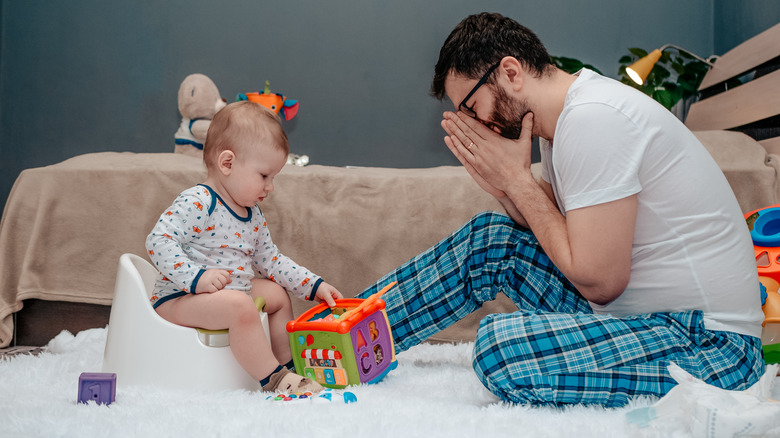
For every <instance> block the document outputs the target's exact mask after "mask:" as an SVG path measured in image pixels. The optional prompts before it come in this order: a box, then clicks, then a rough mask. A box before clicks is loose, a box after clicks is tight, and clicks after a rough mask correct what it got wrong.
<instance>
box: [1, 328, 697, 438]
mask: <svg viewBox="0 0 780 438" xmlns="http://www.w3.org/2000/svg"><path fill="white" fill-rule="evenodd" d="M105 337H106V330H105V329H94V330H87V331H84V332H81V333H79V334H77V335H76V336H73V335H72V334H70V333H68V332H63V333H61V334H60V335H58V336H57V337H56V338H54V339H53V340H52V341H51V342H50V343H49V345H48V347H47V351H46V352H44V353H42V354H40V355H38V356H31V355H19V356H14V357H11V358H9V359H3V360H0V436H2V437H28V436H30V437H59V436H62V437H84V436H102V437H124V436H138V437H168V436H171V437H249V436H258V437H265V436H269V437H271V436H274V437H298V438H306V437H314V436H316V437H339V438H343V437H393V438H411V437H425V438H431V437H488V438H498V437H510V436H513V437H515V436H529V437H562V436H577V437H582V438H585V437H598V438H605V437H623V436H631V435H634V434H636V432H637V431H636V430H633V429H631V426H630V425H629V424H627V423H626V420H625V414H626V412H628V411H630V410H632V409H633V408H638V407H646V406H650V405H651V404H653V403H654V402H655V401H654V400H638V401H635V402H634V403H633V404H632V405H631V406H630V407H626V408H621V409H600V408H594V407H590V408H586V407H581V406H576V407H571V408H567V409H555V408H529V407H524V406H513V405H508V404H505V403H501V402H500V401H499V400H498V399H497V398H496V397H495V396H493V395H492V394H491V393H489V392H488V391H487V390H486V389H484V387H483V386H482V384H481V383H480V382H479V381H478V380H477V378H476V377H475V376H474V373H473V371H472V369H471V359H470V357H471V349H472V344H461V345H420V346H417V347H415V348H412V349H410V350H409V351H406V352H403V353H401V354H399V355H398V368H397V369H395V370H394V371H392V372H390V374H389V375H388V376H387V377H386V378H385V379H384V380H383V381H382V382H380V383H378V384H375V385H361V386H356V387H351V388H349V391H350V392H352V393H353V394H355V396H356V397H357V402H355V403H350V404H343V403H341V402H336V401H334V402H330V403H311V402H310V403H306V402H280V401H272V400H267V397H268V396H269V395H270V394H269V393H261V392H257V393H249V392H245V391H233V392H222V393H216V394H215V393H202V392H198V391H187V392H175V391H164V390H160V389H156V388H148V387H146V388H143V387H129V388H120V390H119V391H117V395H116V401H115V402H114V403H112V404H111V405H110V406H104V405H95V404H94V403H92V402H90V404H86V405H85V404H78V403H77V402H76V399H77V392H78V388H77V386H78V385H77V384H78V379H79V375H80V374H81V373H82V372H96V371H97V372H99V371H100V370H101V364H102V357H103V345H104V343H105ZM336 398H337V397H334V399H336ZM667 432H668V431H667ZM667 435H668V434H667ZM672 435H674V436H689V434H688V433H686V432H685V431H682V430H681V431H676V432H675V433H672Z"/></svg>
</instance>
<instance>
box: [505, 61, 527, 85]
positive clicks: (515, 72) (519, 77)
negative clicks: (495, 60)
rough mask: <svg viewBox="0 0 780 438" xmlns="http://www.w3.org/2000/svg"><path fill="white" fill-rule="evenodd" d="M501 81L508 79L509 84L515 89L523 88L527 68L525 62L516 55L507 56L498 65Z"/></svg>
mask: <svg viewBox="0 0 780 438" xmlns="http://www.w3.org/2000/svg"><path fill="white" fill-rule="evenodd" d="M498 70H499V81H502V80H504V81H506V83H507V86H508V87H510V88H511V89H512V90H514V91H520V90H522V89H523V84H524V80H525V73H526V70H525V68H524V67H523V64H522V63H521V62H520V61H518V60H517V58H515V57H514V56H505V57H504V58H503V59H501V64H500V65H499V67H498Z"/></svg>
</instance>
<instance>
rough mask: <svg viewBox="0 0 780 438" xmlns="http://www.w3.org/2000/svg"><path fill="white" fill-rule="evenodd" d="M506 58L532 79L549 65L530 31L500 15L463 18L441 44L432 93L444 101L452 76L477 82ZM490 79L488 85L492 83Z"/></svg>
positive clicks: (550, 64)
mask: <svg viewBox="0 0 780 438" xmlns="http://www.w3.org/2000/svg"><path fill="white" fill-rule="evenodd" d="M505 56H513V57H515V58H516V59H517V60H518V61H520V62H521V63H522V64H523V65H524V66H525V67H526V68H528V70H529V71H531V72H532V73H533V74H534V75H535V76H537V77H539V76H541V75H543V74H544V73H545V72H546V71H547V69H548V68H550V67H551V66H552V60H551V58H550V54H549V53H547V49H545V48H544V45H543V44H542V42H541V41H540V40H539V38H538V37H537V36H536V34H534V33H533V32H532V31H531V30H530V29H528V28H526V27H525V26H522V25H521V24H520V23H518V22H517V21H515V20H513V19H511V18H508V17H504V16H503V15H501V14H493V13H488V12H483V13H481V14H476V15H470V16H468V17H466V18H465V19H463V21H461V22H460V23H459V24H458V25H457V26H455V29H453V30H452V32H451V33H450V35H449V36H448V37H447V39H446V40H445V41H444V45H443V46H442V47H441V51H439V61H438V62H437V63H436V68H435V70H434V75H433V84H432V85H431V94H433V96H434V97H436V98H437V99H439V100H441V99H443V98H444V94H445V90H444V80H445V79H446V78H447V75H449V74H452V73H455V74H458V75H462V76H465V77H467V78H469V79H478V78H479V77H480V76H482V75H483V74H484V73H485V72H486V71H487V69H488V68H490V66H492V65H493V64H496V63H498V62H499V61H501V59H502V58H504V57H505ZM492 81H493V79H492V78H491V79H489V80H488V83H493V82H492Z"/></svg>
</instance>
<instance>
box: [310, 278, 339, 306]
mask: <svg viewBox="0 0 780 438" xmlns="http://www.w3.org/2000/svg"><path fill="white" fill-rule="evenodd" d="M342 298H344V295H341V292H339V291H338V290H337V289H336V288H335V287H333V286H331V285H329V284H328V283H325V282H324V281H323V282H322V283H320V287H318V288H317V293H316V294H315V295H314V301H317V302H318V303H321V302H323V301H324V302H326V303H328V307H334V306H335V305H336V302H335V301H334V300H340V299H342Z"/></svg>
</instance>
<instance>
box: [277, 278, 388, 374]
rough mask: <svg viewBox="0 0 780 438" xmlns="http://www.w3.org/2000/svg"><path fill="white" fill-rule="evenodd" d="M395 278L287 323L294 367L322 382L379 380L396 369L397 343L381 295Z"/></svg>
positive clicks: (299, 371)
mask: <svg viewBox="0 0 780 438" xmlns="http://www.w3.org/2000/svg"><path fill="white" fill-rule="evenodd" d="M394 285H395V282H393V283H390V284H389V285H387V286H385V287H384V288H383V289H382V290H381V291H379V292H377V293H375V294H374V295H371V296H370V297H368V298H366V299H359V298H346V299H341V300H336V306H335V307H333V308H329V307H328V305H327V304H325V303H322V304H319V305H318V306H315V307H313V308H311V309H309V310H308V311H307V312H305V313H303V314H302V315H301V316H299V317H298V318H296V319H295V320H293V321H290V322H288V323H287V332H288V333H289V334H290V348H291V350H292V355H293V363H294V364H295V369H296V371H297V372H298V373H299V374H301V375H303V376H306V377H308V378H310V379H312V380H316V381H317V382H319V383H320V384H321V385H322V386H325V387H328V388H344V387H346V386H347V385H358V384H361V383H376V382H378V381H380V380H382V378H384V376H385V375H387V373H388V372H390V370H392V369H394V368H396V367H397V366H398V363H397V362H396V360H395V346H394V345H393V336H392V333H391V331H390V323H389V321H388V319H387V313H386V312H385V302H384V301H383V300H381V299H380V298H379V297H380V296H381V295H382V294H384V293H385V292H387V291H388V290H390V288H392V287H393V286H394Z"/></svg>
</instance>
